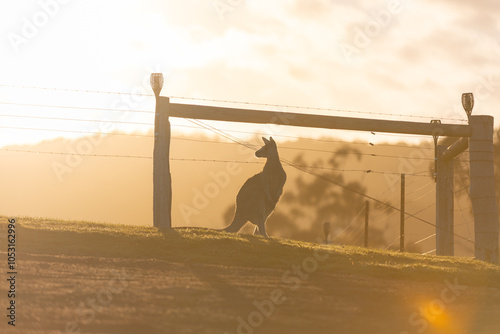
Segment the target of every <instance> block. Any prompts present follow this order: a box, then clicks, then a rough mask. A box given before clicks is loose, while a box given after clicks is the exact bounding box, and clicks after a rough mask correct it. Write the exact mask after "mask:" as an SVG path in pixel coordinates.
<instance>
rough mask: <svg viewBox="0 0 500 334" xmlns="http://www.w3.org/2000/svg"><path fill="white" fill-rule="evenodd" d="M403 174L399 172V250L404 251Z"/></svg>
mask: <svg viewBox="0 0 500 334" xmlns="http://www.w3.org/2000/svg"><path fill="white" fill-rule="evenodd" d="M405 183H406V182H405V174H401V215H400V224H401V226H400V234H399V251H400V252H404V251H405V187H406V185H405Z"/></svg>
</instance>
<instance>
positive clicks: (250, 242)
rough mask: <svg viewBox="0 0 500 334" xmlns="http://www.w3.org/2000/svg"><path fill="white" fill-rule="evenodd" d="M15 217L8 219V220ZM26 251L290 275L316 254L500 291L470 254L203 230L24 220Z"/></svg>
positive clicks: (370, 269)
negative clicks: (454, 278)
mask: <svg viewBox="0 0 500 334" xmlns="http://www.w3.org/2000/svg"><path fill="white" fill-rule="evenodd" d="M6 220H7V218H4V219H2V221H4V222H5V221H6ZM18 227H19V230H18V233H19V235H20V237H19V238H20V240H21V241H20V248H19V249H20V251H21V252H27V253H36V254H52V255H71V256H95V257H118V258H126V259H138V258H143V259H145V258H154V259H159V260H166V261H171V262H179V263H202V264H215V265H224V266H244V267H250V268H272V269H280V270H284V269H287V268H288V267H290V266H291V265H294V264H300V263H301V262H302V261H303V260H304V259H306V258H308V257H312V258H314V254H315V252H318V254H320V256H319V257H320V258H327V259H325V260H321V261H318V260H316V262H318V269H317V270H318V271H321V272H326V273H349V274H360V275H368V276H376V277H392V278H404V279H410V280H418V281H420V280H424V281H442V280H443V279H444V278H446V277H449V276H456V275H459V276H460V277H461V281H462V282H464V283H467V284H471V285H480V286H493V287H500V267H499V266H496V265H491V264H487V263H484V262H480V261H475V260H473V259H470V258H463V257H436V256H430V255H429V256H424V255H417V254H409V253H400V252H394V251H383V250H378V249H365V248H361V247H352V246H338V245H324V244H313V243H305V242H299V241H292V240H284V239H274V238H270V239H267V240H266V239H264V238H262V237H260V236H253V235H241V234H231V233H225V232H220V231H216V230H211V229H200V228H176V229H172V230H168V231H160V232H159V231H158V230H157V229H156V228H154V227H142V226H130V225H116V224H101V223H92V222H68V221H55V220H50V219H36V218H21V219H19V220H18Z"/></svg>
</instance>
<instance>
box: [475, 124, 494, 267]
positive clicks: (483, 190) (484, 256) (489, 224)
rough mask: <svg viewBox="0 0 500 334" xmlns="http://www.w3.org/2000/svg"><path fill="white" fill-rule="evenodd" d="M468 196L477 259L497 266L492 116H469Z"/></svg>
mask: <svg viewBox="0 0 500 334" xmlns="http://www.w3.org/2000/svg"><path fill="white" fill-rule="evenodd" d="M469 124H470V126H471V128H472V135H471V137H470V143H469V158H470V197H471V201H472V210H473V212H474V232H475V240H476V242H475V255H476V259H478V260H482V261H487V262H492V263H498V233H499V225H498V207H497V201H496V194H495V171H494V163H493V133H494V130H493V117H491V116H470V120H469Z"/></svg>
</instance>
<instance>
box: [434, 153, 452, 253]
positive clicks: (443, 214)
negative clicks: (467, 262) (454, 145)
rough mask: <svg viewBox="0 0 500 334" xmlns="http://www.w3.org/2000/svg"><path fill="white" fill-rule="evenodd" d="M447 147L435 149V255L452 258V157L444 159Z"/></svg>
mask: <svg viewBox="0 0 500 334" xmlns="http://www.w3.org/2000/svg"><path fill="white" fill-rule="evenodd" d="M447 148H448V147H447V146H444V145H439V146H438V147H437V157H438V159H437V179H436V255H445V256H453V255H454V254H455V253H454V217H453V214H454V212H453V211H454V203H453V199H454V194H455V192H454V189H453V176H454V174H453V157H452V158H451V159H445V158H444V157H443V152H445V151H446V150H447Z"/></svg>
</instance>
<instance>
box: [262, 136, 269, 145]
mask: <svg viewBox="0 0 500 334" xmlns="http://www.w3.org/2000/svg"><path fill="white" fill-rule="evenodd" d="M262 140H263V141H264V144H266V145H267V144H269V143H270V142H269V140H267V139H266V138H264V137H262Z"/></svg>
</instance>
